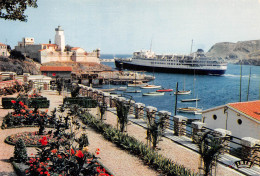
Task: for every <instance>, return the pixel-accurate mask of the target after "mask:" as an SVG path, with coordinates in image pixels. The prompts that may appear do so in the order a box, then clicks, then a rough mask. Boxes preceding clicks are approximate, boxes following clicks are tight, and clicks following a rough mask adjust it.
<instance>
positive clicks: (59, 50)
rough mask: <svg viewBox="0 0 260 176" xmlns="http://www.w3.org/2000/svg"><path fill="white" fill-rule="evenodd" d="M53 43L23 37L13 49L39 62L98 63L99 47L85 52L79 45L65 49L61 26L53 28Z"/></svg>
mask: <svg viewBox="0 0 260 176" xmlns="http://www.w3.org/2000/svg"><path fill="white" fill-rule="evenodd" d="M55 31H56V34H55V44H52V43H51V42H50V41H49V43H48V44H35V43H34V38H29V37H27V38H23V40H22V41H21V42H18V46H15V50H17V51H21V52H22V53H23V54H24V55H25V56H26V57H29V58H32V59H34V60H36V61H38V62H39V63H46V62H70V61H74V62H95V63H100V60H99V57H100V49H96V50H94V51H92V52H89V53H88V52H86V51H85V50H84V49H82V48H80V47H74V48H72V49H70V50H66V51H65V36H64V30H63V29H62V28H61V26H58V28H56V29H55Z"/></svg>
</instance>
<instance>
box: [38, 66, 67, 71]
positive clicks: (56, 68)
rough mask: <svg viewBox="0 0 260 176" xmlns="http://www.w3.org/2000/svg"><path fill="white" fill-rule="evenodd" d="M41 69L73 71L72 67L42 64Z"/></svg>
mask: <svg viewBox="0 0 260 176" xmlns="http://www.w3.org/2000/svg"><path fill="white" fill-rule="evenodd" d="M40 71H72V67H62V66H60V67H57V66H41V68H40Z"/></svg>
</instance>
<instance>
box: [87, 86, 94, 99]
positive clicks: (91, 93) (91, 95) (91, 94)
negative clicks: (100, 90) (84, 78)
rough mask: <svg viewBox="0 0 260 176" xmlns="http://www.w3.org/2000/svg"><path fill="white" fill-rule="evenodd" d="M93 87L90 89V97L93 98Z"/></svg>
mask: <svg viewBox="0 0 260 176" xmlns="http://www.w3.org/2000/svg"><path fill="white" fill-rule="evenodd" d="M93 91H94V90H93V89H92V88H91V87H90V88H89V89H88V97H90V98H91V99H93Z"/></svg>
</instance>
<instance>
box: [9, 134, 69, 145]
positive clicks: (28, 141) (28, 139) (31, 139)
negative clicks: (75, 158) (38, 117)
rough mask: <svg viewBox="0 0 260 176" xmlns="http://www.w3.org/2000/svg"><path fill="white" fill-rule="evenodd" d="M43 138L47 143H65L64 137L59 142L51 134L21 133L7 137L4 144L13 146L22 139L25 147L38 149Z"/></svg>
mask: <svg viewBox="0 0 260 176" xmlns="http://www.w3.org/2000/svg"><path fill="white" fill-rule="evenodd" d="M43 136H46V139H47V140H48V141H49V142H64V141H67V138H66V137H61V138H60V139H59V140H57V138H55V137H54V136H53V134H50V135H46V134H43V135H38V132H23V133H17V134H13V135H11V136H8V137H7V138H6V139H5V142H6V143H8V144H10V145H15V143H16V142H17V141H18V139H19V138H21V139H23V141H24V143H25V145H26V146H27V147H39V146H41V142H40V139H42V137H43Z"/></svg>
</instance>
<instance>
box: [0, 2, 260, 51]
mask: <svg viewBox="0 0 260 176" xmlns="http://www.w3.org/2000/svg"><path fill="white" fill-rule="evenodd" d="M26 15H28V21H27V22H19V21H10V20H4V19H0V34H1V35H0V42H1V43H6V44H8V45H10V46H11V48H14V46H16V45H17V43H18V42H19V41H21V40H22V38H23V37H33V38H34V39H35V43H37V44H38V43H48V42H49V40H51V41H52V42H54V36H55V28H56V27H57V26H59V25H60V26H61V27H62V28H63V29H64V34H65V40H66V44H69V45H71V46H73V47H81V48H83V49H85V50H86V51H88V52H90V51H92V50H94V49H97V48H100V49H101V53H102V54H132V53H133V52H135V51H139V50H141V49H147V50H149V49H152V50H153V51H154V52H156V53H158V54H159V53H164V54H166V53H176V54H189V53H190V51H191V46H192V51H196V50H197V49H198V48H201V49H204V51H208V50H209V49H210V48H211V47H212V46H213V45H214V44H215V43H219V42H238V41H246V40H258V39H260V0H66V1H65V0H38V8H28V9H27V10H26ZM192 40H193V45H191V44H192Z"/></svg>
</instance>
